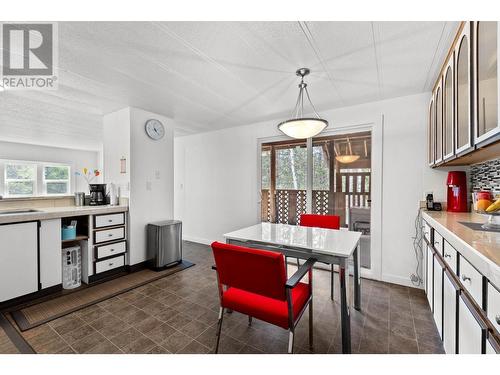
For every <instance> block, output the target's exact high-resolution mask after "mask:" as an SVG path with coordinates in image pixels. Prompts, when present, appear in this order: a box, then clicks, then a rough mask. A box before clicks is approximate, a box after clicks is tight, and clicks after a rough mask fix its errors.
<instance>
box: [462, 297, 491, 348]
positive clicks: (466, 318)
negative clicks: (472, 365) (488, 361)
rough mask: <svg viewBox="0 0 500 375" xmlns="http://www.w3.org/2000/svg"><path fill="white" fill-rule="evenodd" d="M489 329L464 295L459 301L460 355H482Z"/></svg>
mask: <svg viewBox="0 0 500 375" xmlns="http://www.w3.org/2000/svg"><path fill="white" fill-rule="evenodd" d="M487 330H488V328H487V327H486V324H485V323H484V321H483V320H482V318H481V316H480V314H479V312H478V311H477V309H476V308H475V307H474V305H473V303H472V302H471V301H470V299H469V297H468V296H467V295H465V294H464V293H461V294H460V298H459V299H458V353H459V354H481V353H483V345H484V344H485V340H486V333H487Z"/></svg>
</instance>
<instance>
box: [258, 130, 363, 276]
mask: <svg viewBox="0 0 500 375" xmlns="http://www.w3.org/2000/svg"><path fill="white" fill-rule="evenodd" d="M308 147H310V148H311V149H312V152H311V153H310V155H311V156H310V157H309V158H308V150H310V149H308ZM308 171H312V180H311V181H310V182H309V184H308V178H307V173H308ZM261 173H262V178H261V195H262V200H261V220H262V221H268V222H273V223H285V224H296V225H300V215H301V214H303V213H306V212H311V213H314V214H320V215H338V216H340V222H341V226H342V227H344V228H349V229H350V230H357V231H361V232H363V235H364V241H365V242H366V240H367V237H366V236H368V255H367V256H366V254H365V256H364V257H363V256H362V264H363V266H364V267H365V268H369V267H370V260H369V234H370V206H371V133H370V132H361V133H351V134H339V135H334V136H326V137H317V138H314V139H313V140H312V142H309V145H308V143H307V142H306V141H305V140H290V141H280V142H269V143H263V144H262V149H261ZM308 185H310V186H308ZM308 193H309V194H308ZM308 197H311V203H310V204H308V201H307V200H308ZM364 253H366V251H365V252H364ZM362 254H363V251H362ZM363 258H364V259H363Z"/></svg>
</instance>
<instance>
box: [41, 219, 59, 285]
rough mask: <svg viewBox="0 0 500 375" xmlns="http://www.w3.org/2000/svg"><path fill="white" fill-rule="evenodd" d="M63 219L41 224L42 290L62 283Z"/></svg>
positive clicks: (44, 221) (43, 221) (46, 221)
mask: <svg viewBox="0 0 500 375" xmlns="http://www.w3.org/2000/svg"><path fill="white" fill-rule="evenodd" d="M61 250H62V249H61V219H53V220H42V221H41V223H40V282H41V284H42V289H44V288H48V287H51V286H54V285H59V284H61V283H62V261H61V257H62V255H61Z"/></svg>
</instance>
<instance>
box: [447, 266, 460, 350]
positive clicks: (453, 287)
mask: <svg viewBox="0 0 500 375" xmlns="http://www.w3.org/2000/svg"><path fill="white" fill-rule="evenodd" d="M459 294H460V287H459V286H458V283H457V282H456V281H455V279H454V278H453V276H452V275H451V273H450V272H449V271H445V273H444V278H443V346H444V350H445V352H446V354H455V353H456V350H457V348H456V339H457V303H458V296H459Z"/></svg>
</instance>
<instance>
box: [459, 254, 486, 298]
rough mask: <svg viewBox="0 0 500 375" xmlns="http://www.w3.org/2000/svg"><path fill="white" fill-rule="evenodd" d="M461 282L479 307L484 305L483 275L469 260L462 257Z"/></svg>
mask: <svg viewBox="0 0 500 375" xmlns="http://www.w3.org/2000/svg"><path fill="white" fill-rule="evenodd" d="M460 282H461V283H462V285H463V286H464V287H465V289H467V291H468V292H469V293H470V295H471V296H472V298H473V299H474V301H475V302H476V303H477V305H478V306H482V305H483V299H482V295H483V275H481V274H480V273H479V272H478V271H477V270H476V269H475V268H474V266H473V265H472V264H470V263H469V262H468V261H467V259H465V258H464V257H460Z"/></svg>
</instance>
